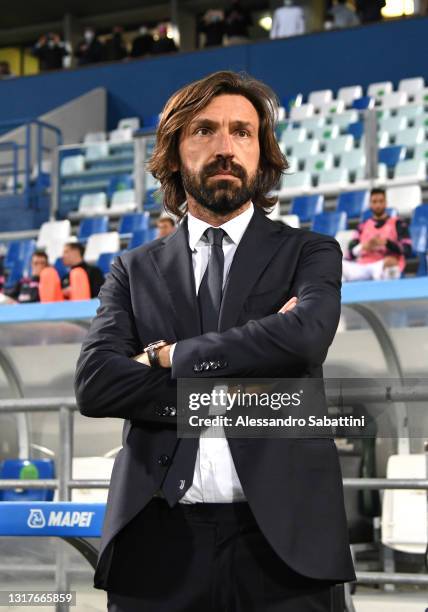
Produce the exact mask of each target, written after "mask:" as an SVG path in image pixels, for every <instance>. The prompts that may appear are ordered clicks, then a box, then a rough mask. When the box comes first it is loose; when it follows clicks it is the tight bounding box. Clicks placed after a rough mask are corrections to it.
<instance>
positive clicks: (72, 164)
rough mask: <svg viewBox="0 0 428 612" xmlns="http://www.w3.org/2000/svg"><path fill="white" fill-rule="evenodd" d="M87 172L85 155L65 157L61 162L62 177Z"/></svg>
mask: <svg viewBox="0 0 428 612" xmlns="http://www.w3.org/2000/svg"><path fill="white" fill-rule="evenodd" d="M84 171H85V156H84V155H70V156H69V157H64V159H63V160H62V161H61V175H62V176H69V175H71V174H79V173H80V172H84Z"/></svg>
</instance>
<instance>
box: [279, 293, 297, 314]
mask: <svg viewBox="0 0 428 612" xmlns="http://www.w3.org/2000/svg"><path fill="white" fill-rule="evenodd" d="M298 301H299V300H298V299H297V298H296V297H292V298H290V299H289V300H288V302H286V303H285V304H284V306H282V308H280V309H279V310H278V312H281V313H282V314H285V313H286V312H288V311H290V310H293V308H294V307H295V306H297V304H298Z"/></svg>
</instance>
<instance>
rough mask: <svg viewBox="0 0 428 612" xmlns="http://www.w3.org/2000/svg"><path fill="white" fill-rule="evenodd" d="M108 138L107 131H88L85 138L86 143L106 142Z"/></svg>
mask: <svg viewBox="0 0 428 612" xmlns="http://www.w3.org/2000/svg"><path fill="white" fill-rule="evenodd" d="M105 140H107V136H106V133H105V132H88V133H87V134H86V136H85V138H84V139H83V142H84V143H85V144H90V143H93V142H104V141H105Z"/></svg>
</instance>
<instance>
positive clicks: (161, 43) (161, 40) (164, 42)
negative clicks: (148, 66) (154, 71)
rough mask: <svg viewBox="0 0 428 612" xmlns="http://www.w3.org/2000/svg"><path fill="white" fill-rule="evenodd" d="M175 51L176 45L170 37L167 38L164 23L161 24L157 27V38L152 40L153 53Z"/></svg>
mask: <svg viewBox="0 0 428 612" xmlns="http://www.w3.org/2000/svg"><path fill="white" fill-rule="evenodd" d="M175 51H178V49H177V45H176V44H175V42H174V41H173V39H172V38H168V31H167V27H166V25H165V24H161V25H160V26H159V27H158V39H157V40H155V41H154V42H153V47H152V53H153V55H160V54H161V53H174V52H175Z"/></svg>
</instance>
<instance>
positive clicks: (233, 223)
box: [187, 202, 254, 251]
mask: <svg viewBox="0 0 428 612" xmlns="http://www.w3.org/2000/svg"><path fill="white" fill-rule="evenodd" d="M253 213H254V204H253V203H252V202H250V205H249V207H248V208H246V209H245V210H244V211H243V212H242V213H241V214H239V215H237V216H236V217H234V218H233V219H230V220H229V221H226V223H223V225H220V226H219V227H221V228H222V229H223V230H224V231H225V232H226V234H227V236H228V238H229V239H230V240H231V241H232V242H233V243H234V244H236V246H238V244H239V242H240V241H241V238H242V236H243V235H244V232H245V230H246V229H247V227H248V224H249V222H250V221H251V217H252V216H253ZM208 227H212V226H211V225H210V224H209V223H207V222H206V221H202V220H201V219H198V218H197V217H194V216H193V215H192V214H191V213H189V212H188V213H187V229H188V231H189V246H190V248H191V250H192V251H193V250H194V249H195V247H196V245H197V244H198V242H199V241H200V240H201V238H202V235H203V233H204V232H205V230H206V229H207V228H208Z"/></svg>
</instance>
